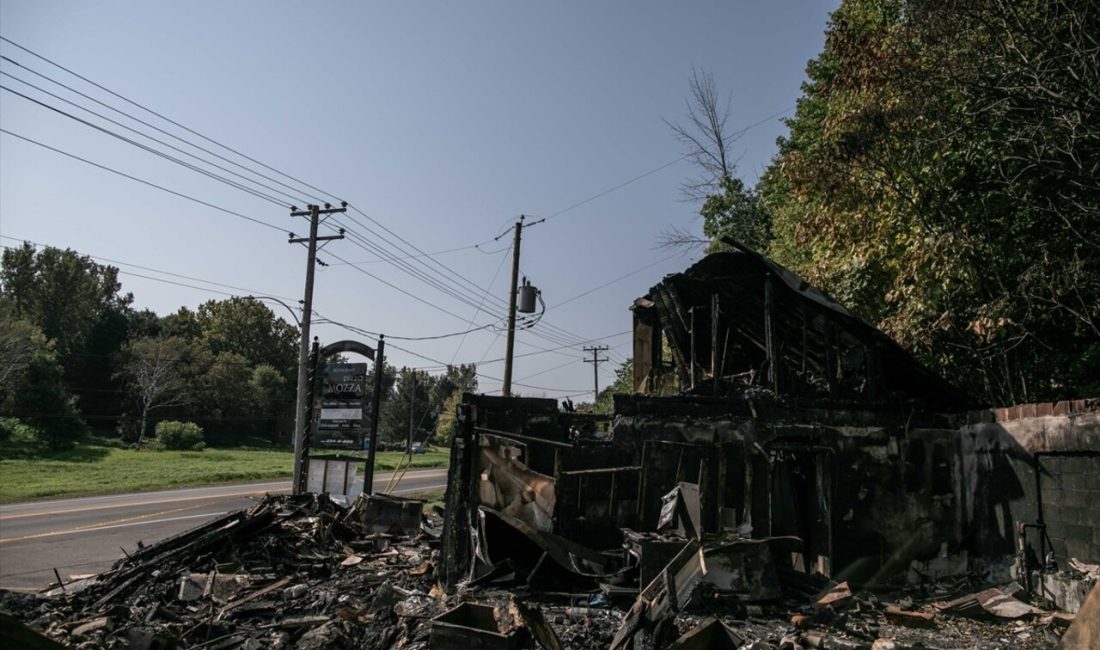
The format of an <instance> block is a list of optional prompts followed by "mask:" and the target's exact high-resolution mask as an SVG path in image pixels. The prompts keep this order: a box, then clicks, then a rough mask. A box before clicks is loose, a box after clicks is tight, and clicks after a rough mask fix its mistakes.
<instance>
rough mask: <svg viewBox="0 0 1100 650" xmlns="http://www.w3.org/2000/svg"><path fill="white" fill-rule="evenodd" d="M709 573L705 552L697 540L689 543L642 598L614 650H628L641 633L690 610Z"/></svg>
mask: <svg viewBox="0 0 1100 650" xmlns="http://www.w3.org/2000/svg"><path fill="white" fill-rule="evenodd" d="M706 572H707V568H706V560H705V559H704V558H703V548H702V547H701V546H700V545H699V542H697V541H695V540H691V541H688V542H687V543H686V544H684V548H683V550H681V551H680V552H679V553H678V554H677V555H676V557H674V558H672V561H671V562H669V563H668V565H667V566H666V567H665V568H664V570H663V571H661V573H660V575H658V576H657V577H656V578H654V579H653V581H652V582H650V583H649V584H648V585H647V586H646V587H645V589H643V590H642V592H641V593H640V594H638V598H637V600H635V601H634V605H632V606H631V608H630V611H629V612H627V614H626V616H625V617H624V618H623V622H622V625H620V626H619V630H618V631H617V632H616V633H615V638H614V639H612V641H611V650H620V649H621V648H625V647H627V644H629V643H630V640H631V639H632V638H634V635H635V634H636V633H637V632H639V631H640V630H642V629H644V628H648V627H650V626H652V625H653V624H655V623H656V622H658V621H660V620H661V619H663V618H664V617H666V616H668V615H670V614H671V613H672V612H673V611H680V610H682V609H683V608H684V607H685V606H687V604H688V602H689V600H690V599H691V595H692V593H694V591H695V587H696V586H697V585H698V584H699V581H700V580H702V578H703V576H704V575H706Z"/></svg>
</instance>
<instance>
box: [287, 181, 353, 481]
mask: <svg viewBox="0 0 1100 650" xmlns="http://www.w3.org/2000/svg"><path fill="white" fill-rule="evenodd" d="M347 209H348V204H347V203H346V202H345V203H341V204H340V207H339V208H334V207H332V206H331V205H329V204H328V203H326V204H325V207H324V209H322V208H320V207H319V206H316V205H310V206H307V209H305V210H299V209H297V208H295V207H291V209H290V216H292V217H309V237H295V236H294V234H293V233H291V235H290V239H289V243H291V244H303V243H304V244H306V249H307V250H308V251H309V252H308V254H307V256H306V288H305V296H304V298H303V300H302V326H301V328H300V329H301V334H302V342H301V345H300V346H299V348H298V395H297V399H296V404H295V409H294V493H295V494H300V493H302V492H304V491H305V481H304V479H303V476H304V475H303V474H302V461H303V458H302V456H303V453H302V452H303V450H304V447H305V439H306V426H307V424H308V423H307V422H306V400H308V399H309V388H308V386H307V377H308V374H309V369H308V366H309V326H310V323H311V322H312V321H313V271H314V269H315V268H316V266H317V242H319V241H328V240H330V239H343V238H344V231H343V229H341V230H340V234H339V235H330V236H327V237H318V236H317V227H318V226H319V225H320V223H321V215H329V214H334V213H337V212H347Z"/></svg>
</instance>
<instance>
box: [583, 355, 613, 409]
mask: <svg viewBox="0 0 1100 650" xmlns="http://www.w3.org/2000/svg"><path fill="white" fill-rule="evenodd" d="M584 351H585V352H591V353H592V358H591V359H585V360H584V362H585V363H591V364H592V405H593V406H595V405H596V400H598V399H600V364H601V363H603V362H604V361H609V359H608V358H607V357H603V358H602V359H601V358H600V357H599V354H600V353H601V352H606V351H607V346H606V345H593V346H592V347H590V348H585V349H584Z"/></svg>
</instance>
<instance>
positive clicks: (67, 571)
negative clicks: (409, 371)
mask: <svg viewBox="0 0 1100 650" xmlns="http://www.w3.org/2000/svg"><path fill="white" fill-rule="evenodd" d="M389 478H390V475H389V474H382V475H380V476H379V477H377V478H376V480H375V482H374V484H375V490H381V489H383V488H384V487H385V485H386V481H387V480H389ZM446 480H447V470H446V469H429V470H417V471H410V472H409V473H408V474H406V475H405V478H404V479H403V480H402V481H401V485H400V487H399V488H398V489H397V490H395V491H394V492H393V493H394V494H414V493H417V492H425V491H429V490H436V489H440V488H442V487H443V486H444V484H445V482H446ZM289 491H290V481H289V480H287V481H276V482H272V483H244V484H240V485H219V486H216V487H201V488H187V489H182V490H163V491H156V492H140V493H136V494H112V495H109V496H100V497H84V498H79V499H58V500H55V501H34V502H29V503H13V504H9V505H4V506H0V588H2V589H17V590H38V589H42V588H44V587H46V586H47V585H49V584H50V583H52V582H56V581H57V579H56V578H55V577H54V569H55V568H56V569H57V571H58V572H59V573H60V574H61V577H62V578H63V579H65V580H68V579H69V578H70V576H73V575H83V574H89V573H99V572H101V571H104V570H106V569H108V568H110V566H111V565H112V564H114V562H115V561H116V560H118V559H119V558H120V557H122V554H123V553H124V552H130V551H132V550H133V549H135V548H136V547H137V543H138V541H139V540H140V541H141V542H143V543H145V544H151V543H153V542H156V541H157V540H160V539H164V538H165V537H168V536H170V535H175V534H177V533H180V532H183V531H185V530H187V529H189V528H193V527H195V526H198V525H199V524H202V523H204V522H206V521H207V520H209V519H212V518H214V517H217V516H219V515H222V514H225V513H227V512H232V511H234V510H240V509H242V508H247V507H249V506H251V505H252V504H253V503H255V501H256V500H257V499H258V498H259V497H262V496H263V495H264V494H266V493H269V492H270V493H278V492H289Z"/></svg>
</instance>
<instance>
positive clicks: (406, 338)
mask: <svg viewBox="0 0 1100 650" xmlns="http://www.w3.org/2000/svg"><path fill="white" fill-rule="evenodd" d="M317 323H318V324H325V323H327V324H329V325H339V326H341V327H347V326H346V325H344V324H343V323H338V322H336V321H334V320H329V319H327V318H323V319H320V320H318V321H317ZM496 326H497V325H496V324H495V323H487V324H485V325H482V326H481V327H475V328H473V329H468V330H466V331H464V332H450V333H449V334H437V335H435V336H395V335H393V334H386V335H385V336H386V340H387V341H390V340H394V341H438V340H440V339H449V338H453V337H455V336H465V335H467V334H471V333H473V332H480V331H482V330H485V329H489V328H490V327H496ZM357 331H360V332H362V333H364V334H369V335H370V336H374V337H377V336H381V335H382V334H381V333H379V332H371V331H369V330H359V329H358V328H357Z"/></svg>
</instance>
